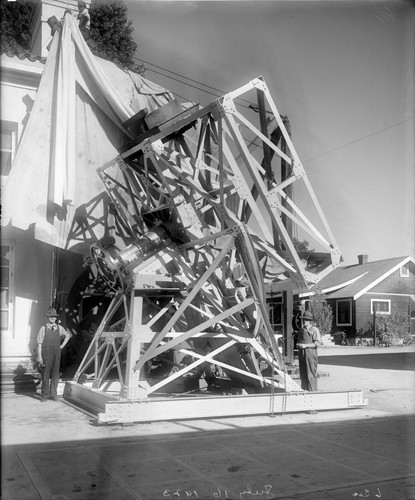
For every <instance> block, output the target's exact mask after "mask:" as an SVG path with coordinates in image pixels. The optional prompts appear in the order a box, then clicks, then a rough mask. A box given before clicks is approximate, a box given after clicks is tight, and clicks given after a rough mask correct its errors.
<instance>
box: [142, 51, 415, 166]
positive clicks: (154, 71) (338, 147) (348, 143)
mask: <svg viewBox="0 0 415 500" xmlns="http://www.w3.org/2000/svg"><path fill="white" fill-rule="evenodd" d="M134 59H136V60H137V61H140V62H142V63H144V64H150V65H151V66H154V67H156V68H159V69H161V70H163V71H167V72H169V73H172V74H173V75H176V76H179V77H181V78H184V79H185V80H189V81H191V82H194V83H197V84H198V85H203V86H204V87H207V88H210V89H212V90H214V91H215V92H219V95H218V94H215V93H213V92H211V91H209V90H205V89H202V88H200V87H197V86H196V85H192V84H190V83H187V82H185V81H182V80H179V79H177V78H174V77H172V76H169V75H166V74H163V73H160V72H159V71H156V70H154V69H151V68H147V69H148V70H149V71H152V72H153V73H156V74H158V75H161V76H164V77H165V78H170V79H171V80H174V81H176V82H179V83H181V84H183V85H187V86H189V87H192V88H194V89H196V90H199V91H200V92H205V93H207V94H210V95H213V96H214V97H217V98H218V97H221V96H222V95H224V94H226V92H224V91H222V90H220V89H217V88H216V87H213V86H211V85H207V84H205V83H202V82H199V81H198V80H194V79H192V78H189V77H187V76H184V75H182V74H180V73H176V72H175V71H172V70H169V69H167V68H163V67H162V66H158V65H157V64H154V63H151V62H149V61H145V60H144V59H139V58H137V57H135V58H134ZM175 94H176V95H177V96H178V97H181V98H182V99H184V100H188V99H186V98H185V97H183V96H181V95H180V94H177V93H176V92H175ZM238 99H239V100H240V101H243V102H246V103H248V106H244V105H243V104H241V106H242V107H244V108H247V109H251V110H254V111H255V112H258V108H257V106H256V105H255V104H253V103H251V102H250V101H248V100H246V99H243V98H240V97H238ZM266 112H267V113H271V111H268V110H266ZM413 118H414V116H411V117H410V118H407V119H406V120H402V121H400V122H397V123H394V124H393V125H389V126H388V127H385V128H383V129H380V130H376V131H375V132H372V133H370V134H367V135H364V136H362V137H358V138H357V139H354V140H353V141H350V142H347V143H345V144H342V145H341V146H337V147H335V148H333V149H329V150H328V151H324V152H323V153H320V154H318V155H316V156H313V157H312V158H308V159H307V160H305V161H303V162H302V163H303V164H305V163H308V162H310V161H313V160H316V159H317V158H320V157H321V156H325V155H327V154H329V153H333V152H334V151H337V150H339V149H342V148H345V147H347V146H350V145H352V144H355V143H357V142H359V141H362V140H364V139H368V138H369V137H373V136H374V135H377V134H380V133H382V132H385V131H386V130H389V129H391V128H394V127H397V126H398V125H401V124H402V123H406V122H408V121H411V120H413ZM254 144H255V145H256V146H258V147H260V145H259V144H256V143H255V142H254Z"/></svg>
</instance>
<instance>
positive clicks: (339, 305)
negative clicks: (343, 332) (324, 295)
mask: <svg viewBox="0 0 415 500" xmlns="http://www.w3.org/2000/svg"><path fill="white" fill-rule="evenodd" d="M336 319H337V321H336V325H337V326H351V324H352V299H345V300H337V301H336Z"/></svg>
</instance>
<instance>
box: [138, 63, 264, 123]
mask: <svg viewBox="0 0 415 500" xmlns="http://www.w3.org/2000/svg"><path fill="white" fill-rule="evenodd" d="M134 59H136V60H137V61H140V62H141V63H144V64H150V65H151V66H154V67H155V68H158V69H161V70H163V71H167V72H168V73H172V74H173V75H175V76H178V77H180V78H183V79H184V80H188V81H189V82H193V83H196V84H197V85H202V86H203V87H206V88H209V89H211V90H214V91H215V92H217V93H214V92H211V91H210V90H205V89H203V88H201V87H200V86H196V85H192V84H191V83H187V82H186V81H183V80H178V79H177V78H174V77H173V76H170V75H166V74H164V73H160V72H159V71H157V70H155V69H152V68H148V67H147V68H146V70H147V71H152V72H153V73H156V74H158V75H161V76H164V77H165V78H170V79H171V80H174V81H176V82H179V83H181V84H183V85H187V86H188V87H192V88H194V89H196V90H198V91H200V92H205V93H206V94H210V95H212V96H214V97H216V98H219V97H222V96H223V95H224V94H226V93H227V92H225V91H223V90H220V89H218V88H216V87H212V86H211V85H207V84H205V83H203V82H199V81H198V80H194V79H193V78H189V77H187V76H185V75H182V74H181V73H176V72H175V71H172V70H170V69H167V68H164V67H163V66H158V65H157V64H153V63H151V62H149V61H145V60H144V59H140V58H138V57H134ZM174 93H175V94H177V93H176V92H174ZM177 95H178V96H179V94H177ZM179 97H181V98H182V99H185V98H184V97H183V96H179ZM237 99H238V100H239V101H242V102H245V103H247V104H248V106H245V105H243V104H241V106H242V107H244V108H247V109H252V110H254V111H255V112H257V107H256V105H255V104H254V103H252V102H251V101H248V100H247V99H243V98H242V97H237ZM186 100H188V99H186ZM267 113H271V112H270V111H267Z"/></svg>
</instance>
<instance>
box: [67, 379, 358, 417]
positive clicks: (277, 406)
mask: <svg viewBox="0 0 415 500" xmlns="http://www.w3.org/2000/svg"><path fill="white" fill-rule="evenodd" d="M64 399H65V400H67V401H68V402H69V403H70V404H72V405H73V406H75V407H77V408H79V409H80V410H84V411H86V412H88V413H90V414H93V415H96V419H97V423H99V424H111V423H114V424H115V423H131V422H154V421H162V420H184V419H197V418H212V417H231V416H243V415H268V414H281V413H295V412H305V411H313V410H315V411H319V410H340V409H342V410H344V409H353V408H361V407H363V406H367V400H366V399H365V398H364V397H363V392H362V391H344V392H290V393H286V392H275V393H268V394H249V395H247V394H244V395H230V396H229V395H226V396H223V395H220V396H217V395H201V394H198V395H194V396H174V395H172V396H171V397H160V396H158V397H151V398H148V399H143V400H136V401H132V400H121V399H119V398H117V397H116V395H115V394H114V395H111V394H110V393H107V392H102V391H97V390H92V389H91V388H90V387H88V386H87V385H82V384H78V383H75V382H67V383H66V385H65V390H64Z"/></svg>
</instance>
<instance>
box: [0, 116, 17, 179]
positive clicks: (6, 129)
mask: <svg viewBox="0 0 415 500" xmlns="http://www.w3.org/2000/svg"><path fill="white" fill-rule="evenodd" d="M0 145H1V159H0V162H1V184H2V185H3V184H4V182H5V181H6V179H7V176H8V175H9V174H10V170H11V168H12V163H13V160H14V157H15V155H16V150H17V123H14V122H7V121H2V122H1V141H0Z"/></svg>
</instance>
